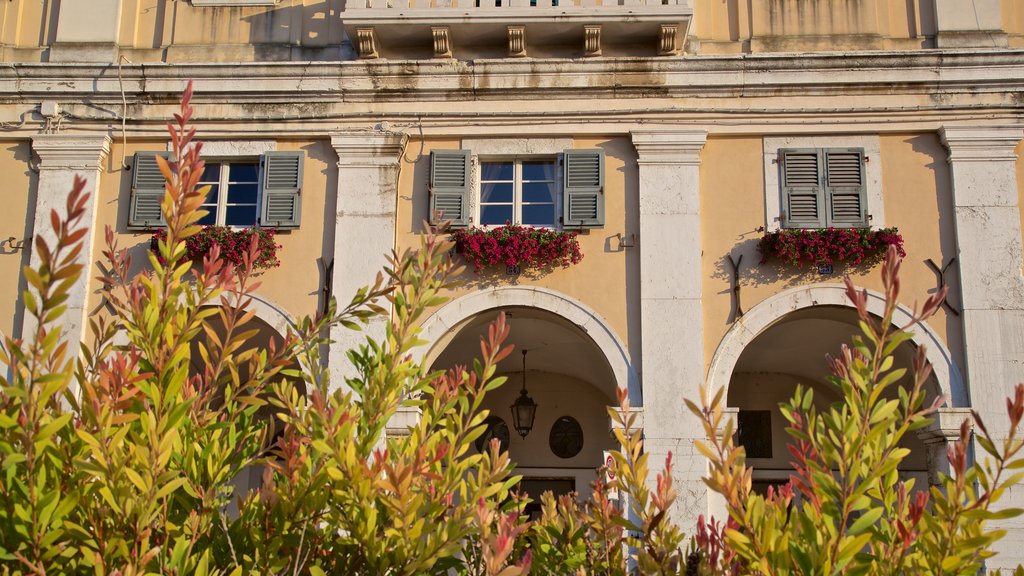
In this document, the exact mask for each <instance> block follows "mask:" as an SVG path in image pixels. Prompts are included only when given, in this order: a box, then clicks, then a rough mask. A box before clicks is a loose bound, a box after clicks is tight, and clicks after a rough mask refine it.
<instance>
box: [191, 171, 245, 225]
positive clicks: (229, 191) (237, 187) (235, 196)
mask: <svg viewBox="0 0 1024 576" xmlns="http://www.w3.org/2000/svg"><path fill="white" fill-rule="evenodd" d="M258 176H259V163H257V162H232V163H227V162H223V163H210V164H207V165H206V170H205V171H204V172H203V175H202V177H201V178H199V183H200V186H205V185H209V186H210V193H209V194H207V196H206V202H205V203H203V209H204V210H207V211H208V212H209V214H207V215H206V216H205V217H204V218H203V219H202V220H200V221H199V223H200V224H216V225H218V226H255V225H256V223H257V222H258V221H259V204H258V194H257V191H258V186H259V178H258Z"/></svg>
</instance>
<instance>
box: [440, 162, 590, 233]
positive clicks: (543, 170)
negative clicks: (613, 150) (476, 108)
mask: <svg viewBox="0 0 1024 576" xmlns="http://www.w3.org/2000/svg"><path fill="white" fill-rule="evenodd" d="M471 159H472V155H471V152H470V151H469V150H435V151H433V152H431V153H430V188H429V192H430V214H431V217H432V219H433V220H435V223H436V221H439V220H449V221H450V222H451V224H452V226H453V227H461V226H468V225H469V224H471V223H476V224H479V225H483V226H490V225H501V224H504V223H505V222H513V223H518V224H525V225H530V226H552V227H554V226H557V225H558V224H561V225H562V226H564V227H566V228H598V227H601V226H604V152H603V151H601V150H565V151H564V152H562V153H561V154H556V155H553V156H551V157H531V158H523V159H514V160H507V159H499V158H494V159H489V158H487V157H481V158H479V159H478V162H479V167H480V171H479V182H478V183H477V184H474V183H473V182H472V180H473V178H472V177H471V164H472V163H471Z"/></svg>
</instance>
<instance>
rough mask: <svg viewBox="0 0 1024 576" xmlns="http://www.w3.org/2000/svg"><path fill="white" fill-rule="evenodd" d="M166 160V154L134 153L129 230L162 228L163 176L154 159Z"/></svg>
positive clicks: (163, 225) (163, 224)
mask: <svg viewBox="0 0 1024 576" xmlns="http://www.w3.org/2000/svg"><path fill="white" fill-rule="evenodd" d="M157 156H163V157H164V158H167V157H169V156H170V154H168V153H166V152H136V153H135V160H134V162H132V197H131V201H130V204H129V209H128V229H129V230H151V229H153V228H164V227H165V226H166V224H165V223H164V219H163V213H162V212H161V210H160V204H161V203H162V202H163V199H164V175H163V174H162V173H161V172H160V167H159V166H157V163H156V157H157Z"/></svg>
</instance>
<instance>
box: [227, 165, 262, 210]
mask: <svg viewBox="0 0 1024 576" xmlns="http://www.w3.org/2000/svg"><path fill="white" fill-rule="evenodd" d="M232 172H234V169H232ZM255 203H256V185H255V184H230V185H228V204H255Z"/></svg>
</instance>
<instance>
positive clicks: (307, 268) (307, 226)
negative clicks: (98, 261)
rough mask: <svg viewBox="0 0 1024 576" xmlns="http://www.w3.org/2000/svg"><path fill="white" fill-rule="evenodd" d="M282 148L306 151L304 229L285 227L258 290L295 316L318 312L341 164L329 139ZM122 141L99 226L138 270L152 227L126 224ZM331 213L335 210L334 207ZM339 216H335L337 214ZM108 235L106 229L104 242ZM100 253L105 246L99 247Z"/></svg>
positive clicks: (109, 171)
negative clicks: (328, 216) (328, 204)
mask: <svg viewBox="0 0 1024 576" xmlns="http://www.w3.org/2000/svg"><path fill="white" fill-rule="evenodd" d="M164 149H166V141H164V140H160V141H150V142H141V141H135V142H129V143H128V147H127V149H126V151H127V158H128V160H129V162H130V161H131V159H132V155H133V154H134V153H135V152H139V151H152V150H164ZM277 150H302V151H305V152H306V161H305V162H306V163H305V166H304V182H303V188H302V207H303V210H302V225H301V227H300V228H299V229H298V230H292V231H285V232H281V233H279V234H278V235H277V242H278V244H280V245H281V248H280V249H279V250H278V259H279V260H281V266H280V267H278V268H273V269H270V270H265V271H260V272H259V273H258V276H257V277H256V280H257V281H258V282H259V283H260V287H259V288H257V289H256V291H255V293H256V295H258V296H259V297H261V298H264V299H266V300H268V301H270V302H271V303H272V304H274V305H275V306H277V307H279V308H281V309H283V310H284V311H286V312H287V313H288V314H289V315H290V316H292V318H297V317H301V316H306V315H313V314H315V313H316V310H317V305H318V302H319V294H320V292H319V291H320V287H321V282H322V280H321V273H320V270H319V267H318V265H317V262H316V259H317V258H319V257H320V256H321V254H323V248H324V243H325V242H327V241H329V240H328V239H329V238H331V237H333V230H331V231H330V234H328V235H325V234H324V221H325V211H324V209H323V206H324V205H325V201H326V198H325V195H326V191H327V190H334V189H336V187H337V185H336V182H337V178H338V173H337V169H336V168H335V166H336V164H337V156H336V155H335V153H334V150H333V148H331V146H330V143H329V142H326V141H313V142H310V141H279V142H278V143H277ZM120 164H121V143H120V142H116V143H114V144H112V145H111V151H110V156H109V159H108V161H107V163H106V171H105V173H104V175H103V177H102V181H101V183H100V198H99V207H98V215H97V221H98V226H99V227H98V230H104V229H105V228H106V226H107V225H110V226H112V227H113V228H114V229H115V230H116V231H117V239H118V243H119V244H120V247H121V248H126V249H128V250H129V252H130V253H131V255H132V260H133V271H137V270H141V269H142V268H143V267H148V266H149V264H148V259H147V257H146V251H147V250H148V247H149V238H150V234H149V233H135V232H129V231H128V230H126V228H125V224H126V222H127V220H128V207H129V194H130V190H131V173H130V172H129V171H123V170H120ZM328 213H330V211H329V210H328ZM332 222H333V218H332ZM101 241H102V235H101V236H99V237H98V242H101ZM96 254H97V256H98V255H99V252H98V251H97V253H96ZM99 272H100V270H99V268H98V266H94V269H93V270H92V273H91V276H96V275H97V274H99ZM100 300H101V294H100V293H99V292H98V284H97V283H96V282H95V281H93V283H92V284H91V285H90V304H89V307H90V310H92V309H95V308H96V306H97V305H98V304H99V303H100Z"/></svg>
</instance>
